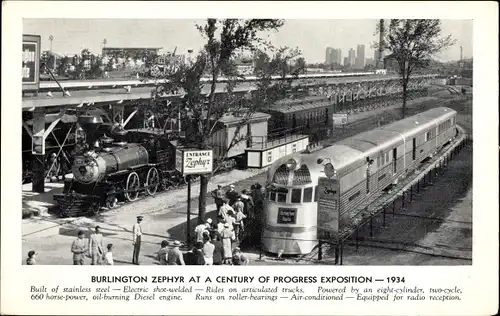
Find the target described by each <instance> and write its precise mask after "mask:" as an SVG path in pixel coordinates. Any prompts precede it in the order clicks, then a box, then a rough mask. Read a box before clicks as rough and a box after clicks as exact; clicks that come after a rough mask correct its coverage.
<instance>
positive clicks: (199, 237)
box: [194, 218, 212, 243]
mask: <svg viewBox="0 0 500 316" xmlns="http://www.w3.org/2000/svg"><path fill="white" fill-rule="evenodd" d="M210 225H212V219H211V218H208V219H207V220H206V221H205V223H203V224H200V225H198V226H196V228H195V229H194V233H195V236H196V241H197V242H202V243H203V233H204V232H205V231H206V232H207V233H209V230H210Z"/></svg>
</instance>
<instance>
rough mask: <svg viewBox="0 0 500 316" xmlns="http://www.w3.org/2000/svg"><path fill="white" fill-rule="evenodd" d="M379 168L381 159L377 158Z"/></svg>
mask: <svg viewBox="0 0 500 316" xmlns="http://www.w3.org/2000/svg"><path fill="white" fill-rule="evenodd" d="M377 168H380V157H377Z"/></svg>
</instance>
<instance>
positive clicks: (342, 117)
mask: <svg viewBox="0 0 500 316" xmlns="http://www.w3.org/2000/svg"><path fill="white" fill-rule="evenodd" d="M332 121H333V125H345V124H347V113H335V114H332Z"/></svg>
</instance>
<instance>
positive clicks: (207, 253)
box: [203, 235, 215, 266]
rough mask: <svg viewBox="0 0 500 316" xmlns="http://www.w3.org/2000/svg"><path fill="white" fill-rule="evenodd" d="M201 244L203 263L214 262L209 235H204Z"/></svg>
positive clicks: (209, 263)
mask: <svg viewBox="0 0 500 316" xmlns="http://www.w3.org/2000/svg"><path fill="white" fill-rule="evenodd" d="M204 240H205V242H204V244H203V256H204V257H205V265H207V266H211V265H213V264H214V250H215V246H214V244H212V243H211V242H210V237H209V236H206V235H205V238H204Z"/></svg>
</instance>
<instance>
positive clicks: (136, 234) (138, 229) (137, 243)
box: [132, 216, 144, 265]
mask: <svg viewBox="0 0 500 316" xmlns="http://www.w3.org/2000/svg"><path fill="white" fill-rule="evenodd" d="M143 218H144V217H143V216H137V223H135V224H134V227H133V229H132V238H133V239H132V244H133V245H134V254H133V255H132V263H133V264H137V265H139V252H140V251H141V237H142V226H141V223H142V219H143Z"/></svg>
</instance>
